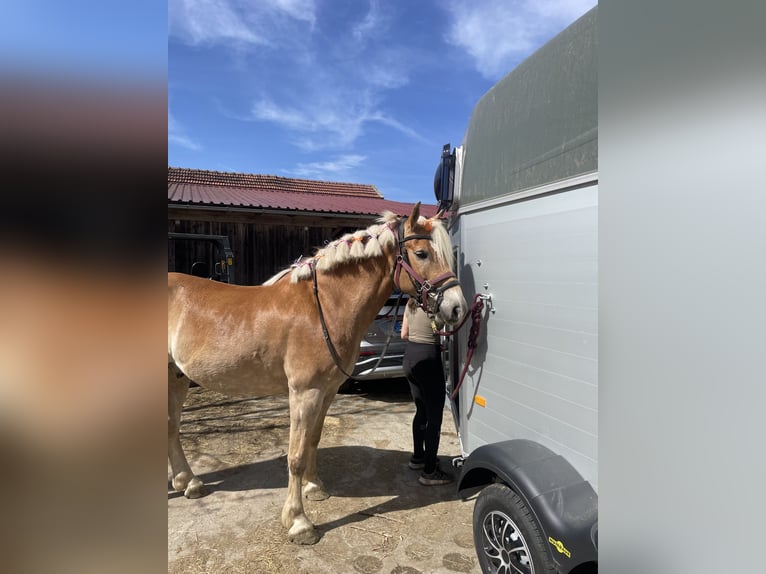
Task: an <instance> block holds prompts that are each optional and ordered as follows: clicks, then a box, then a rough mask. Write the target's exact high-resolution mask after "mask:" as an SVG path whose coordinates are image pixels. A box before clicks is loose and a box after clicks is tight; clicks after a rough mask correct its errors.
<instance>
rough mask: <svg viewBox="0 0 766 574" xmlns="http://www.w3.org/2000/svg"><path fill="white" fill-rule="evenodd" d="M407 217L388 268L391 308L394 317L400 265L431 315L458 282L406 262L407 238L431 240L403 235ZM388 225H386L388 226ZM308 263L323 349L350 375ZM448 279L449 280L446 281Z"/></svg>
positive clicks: (313, 269)
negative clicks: (424, 274) (428, 276)
mask: <svg viewBox="0 0 766 574" xmlns="http://www.w3.org/2000/svg"><path fill="white" fill-rule="evenodd" d="M406 220H407V218H406V217H403V218H402V219H401V220H400V222H399V228H398V236H399V253H398V254H397V256H396V263H395V265H394V268H393V269H392V271H391V274H392V278H393V281H394V286H395V287H396V288H397V289H398V290H399V291H400V296H399V300H398V301H397V302H396V310H395V311H394V317H396V316H397V312H398V310H399V303H400V302H401V289H400V287H399V277H400V276H401V273H402V269H404V272H405V273H407V275H408V276H409V278H410V281H411V282H412V285H413V286H414V287H415V290H416V291H417V292H418V294H419V296H420V298H419V301H418V304H419V305H420V307H421V308H422V309H423V310H424V311H425V312H426V313H427V314H428V315H429V316H430V317H432V318H433V317H434V316H435V315H436V313H438V312H439V307H440V306H441V303H442V300H443V299H444V292H445V291H446V290H447V289H452V288H453V287H459V286H460V283H459V282H458V280H457V276H456V275H455V274H454V273H453V272H452V271H447V272H445V273H442V274H441V275H439V276H437V277H434V278H433V279H430V280H429V279H424V278H423V277H422V276H421V275H420V274H419V273H418V272H417V271H415V270H414V269H413V268H412V266H411V265H410V262H409V257H408V256H407V250H406V249H405V247H404V244H405V243H407V242H408V241H412V240H413V239H427V240H429V241H431V236H430V235H418V234H413V235H407V236H405V235H404V223H405V221H406ZM389 229H390V227H389ZM297 264H298V262H297V261H296V263H294V265H297ZM305 264H306V265H308V266H309V269H310V270H311V280H312V283H313V291H314V300H315V301H316V305H317V312H318V314H319V323H320V325H321V327H322V336H323V337H324V340H325V343H326V344H327V349H328V351H329V352H330V356H331V357H332V360H333V362H334V363H335V366H336V367H337V368H338V370H339V371H340V372H341V373H343V374H344V375H346V377H348V378H352V377H353V375H352V374H351V373H348V372H346V370H345V369H344V368H343V367H342V366H341V364H340V357H339V356H338V352H337V350H336V349H335V345H334V344H333V342H332V339H330V333H329V331H328V330H327V323H326V322H325V318H324V312H323V311H322V303H321V302H320V301H319V285H318V283H317V272H316V263H315V261H314V260H309V261H307V262H306V263H305ZM450 279H452V281H449V280H450ZM440 283H443V284H442V285H441V286H439V284H440ZM429 300H433V303H434V305H433V309H431V308H430V307H429V305H428V304H429ZM386 345H388V342H386Z"/></svg>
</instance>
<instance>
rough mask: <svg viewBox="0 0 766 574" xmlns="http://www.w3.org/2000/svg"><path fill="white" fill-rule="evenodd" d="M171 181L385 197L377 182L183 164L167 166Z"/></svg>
mask: <svg viewBox="0 0 766 574" xmlns="http://www.w3.org/2000/svg"><path fill="white" fill-rule="evenodd" d="M171 182H172V183H193V184H199V185H220V186H223V187H246V188H249V189H254V190H255V189H257V190H262V191H291V192H293V191H301V192H305V193H329V194H333V195H352V196H355V197H379V198H382V197H383V196H382V195H381V194H380V192H378V190H377V189H376V188H375V186H374V185H366V184H362V183H338V182H333V181H316V180H311V179H296V178H293V177H279V176H276V175H259V174H254V173H231V172H225V171H210V170H205V169H189V168H183V167H168V183H171Z"/></svg>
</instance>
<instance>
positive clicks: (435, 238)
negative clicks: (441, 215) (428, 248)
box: [410, 218, 455, 271]
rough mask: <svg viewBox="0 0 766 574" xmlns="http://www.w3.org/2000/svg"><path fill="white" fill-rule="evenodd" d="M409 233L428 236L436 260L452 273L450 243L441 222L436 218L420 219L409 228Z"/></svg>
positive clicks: (452, 264) (453, 265) (453, 263)
mask: <svg viewBox="0 0 766 574" xmlns="http://www.w3.org/2000/svg"><path fill="white" fill-rule="evenodd" d="M410 232H411V233H413V234H423V235H428V234H430V235H431V243H432V245H433V250H434V254H435V255H436V260H437V261H440V262H441V263H444V264H446V265H449V268H450V269H451V270H453V271H454V267H455V262H454V256H453V255H452V242H451V241H450V238H449V233H447V229H446V228H445V227H444V223H442V221H441V220H439V219H436V218H431V219H425V218H420V219H419V220H418V221H417V222H416V223H415V224H414V225H412V226H411V227H410Z"/></svg>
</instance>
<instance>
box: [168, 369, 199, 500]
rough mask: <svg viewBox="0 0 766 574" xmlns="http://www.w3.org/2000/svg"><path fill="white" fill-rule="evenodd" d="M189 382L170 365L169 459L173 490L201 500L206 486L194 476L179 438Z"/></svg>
mask: <svg viewBox="0 0 766 574" xmlns="http://www.w3.org/2000/svg"><path fill="white" fill-rule="evenodd" d="M189 382H190V381H189V379H188V378H187V377H186V376H185V375H184V374H183V373H181V372H180V371H179V370H178V369H177V368H176V367H175V366H174V365H168V458H169V459H170V467H171V468H172V471H173V488H174V489H175V490H183V491H184V496H185V497H186V498H199V497H200V496H203V495H204V494H205V485H204V484H203V482H202V481H201V480H200V479H199V478H197V477H196V476H194V473H193V472H192V470H191V467H190V466H189V463H188V461H187V460H186V455H184V451H183V448H181V439H180V438H179V436H178V431H179V428H180V426H181V409H182V408H183V404H184V400H185V399H186V393H187V392H188V391H189Z"/></svg>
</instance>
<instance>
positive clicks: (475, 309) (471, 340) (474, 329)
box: [436, 293, 485, 401]
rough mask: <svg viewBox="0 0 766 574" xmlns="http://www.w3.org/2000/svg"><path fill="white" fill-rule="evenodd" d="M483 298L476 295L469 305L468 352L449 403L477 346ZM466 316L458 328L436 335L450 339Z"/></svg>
mask: <svg viewBox="0 0 766 574" xmlns="http://www.w3.org/2000/svg"><path fill="white" fill-rule="evenodd" d="M484 297H485V296H484V295H482V294H481V293H477V294H476V295H475V296H474V298H473V303H472V304H471V312H470V316H471V331H470V332H469V334H468V352H467V353H466V357H465V365H463V370H462V372H461V373H460V378H459V379H458V382H457V386H455V388H454V389H453V390H452V394H450V397H449V398H450V400H451V401H454V400H455V397H456V396H457V393H458V391H459V390H460V387H461V385H462V384H463V380H464V379H465V375H466V373H467V372H468V366H469V365H470V364H471V359H472V358H473V352H474V349H476V347H477V346H478V344H479V342H478V341H479V333H480V332H481V312H482V311H483V310H484ZM468 315H469V313H466V314H465V317H463V320H462V321H460V323H459V324H458V326H457V327H455V328H454V329H453V330H452V331H436V334H437V335H442V336H444V337H450V336H452V335H454V334H455V333H457V332H458V331H459V330H460V328H461V327H462V326H463V325H465V322H466V321H467V320H468Z"/></svg>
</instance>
